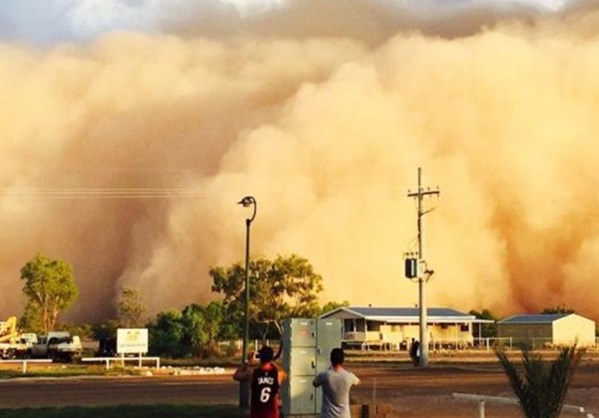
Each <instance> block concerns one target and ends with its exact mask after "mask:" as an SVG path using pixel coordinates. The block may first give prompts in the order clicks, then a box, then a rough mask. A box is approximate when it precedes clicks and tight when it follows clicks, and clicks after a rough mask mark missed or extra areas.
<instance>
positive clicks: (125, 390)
mask: <svg viewBox="0 0 599 418" xmlns="http://www.w3.org/2000/svg"><path fill="white" fill-rule="evenodd" d="M383 360H384V361H380V360H379V361H377V362H373V361H372V359H368V361H363V360H361V359H359V358H354V359H353V360H351V361H350V362H349V363H348V364H347V368H348V369H350V370H351V371H353V372H355V373H356V374H357V375H358V376H359V377H360V379H361V384H360V385H359V386H357V387H356V388H354V389H353V390H352V395H351V397H352V401H353V402H355V403H390V404H391V405H392V406H393V409H394V410H395V412H396V415H395V416H397V417H401V418H404V417H405V418H424V417H429V418H434V417H450V418H475V417H478V407H477V404H476V403H475V402H468V401H462V400H456V399H453V398H452V393H454V392H460V393H474V394H482V395H492V396H510V397H511V396H513V395H512V392H511V389H510V388H509V386H508V383H507V379H506V377H505V375H504V374H503V372H502V371H501V370H500V368H499V366H498V364H497V362H496V361H494V360H493V358H492V357H489V359H487V360H485V359H484V358H479V357H467V358H462V357H460V358H455V357H448V358H436V359H433V358H432V359H431V364H430V366H429V367H427V368H416V367H413V366H412V365H410V364H409V363H408V362H407V361H405V360H404V359H399V361H398V359H397V358H394V357H388V358H384V359H383ZM227 371H228V372H230V373H232V372H233V370H227ZM237 394H238V385H237V383H235V382H234V381H233V380H232V379H231V376H230V374H228V375H203V376H170V375H161V376H157V375H155V376H153V377H122V378H121V377H119V378H115V377H83V378H54V379H39V378H35V379H31V378H25V379H21V378H18V379H11V380H4V381H0V408H19V407H44V406H65V405H120V404H169V403H170V404H173V403H174V404H236V403H237ZM566 402H567V403H568V404H572V405H577V406H583V407H585V408H586V409H587V410H588V411H589V412H591V413H593V414H594V415H595V416H596V417H598V418H599V360H598V359H597V358H595V357H590V358H587V359H586V360H584V361H583V362H582V364H581V365H580V366H579V368H578V370H577V372H576V374H575V377H574V381H573V384H572V386H571V388H570V390H569V392H568V397H567V399H566ZM562 416H563V417H567V416H585V417H586V415H583V414H572V413H569V414H566V413H563V414H562ZM486 417H487V418H493V417H501V418H511V417H521V414H520V412H519V409H518V407H517V406H505V405H497V404H489V403H487V404H486Z"/></svg>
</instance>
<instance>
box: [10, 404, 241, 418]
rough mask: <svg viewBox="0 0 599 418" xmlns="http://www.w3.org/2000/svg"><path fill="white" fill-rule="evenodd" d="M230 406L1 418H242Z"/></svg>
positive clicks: (34, 412)
mask: <svg viewBox="0 0 599 418" xmlns="http://www.w3.org/2000/svg"><path fill="white" fill-rule="evenodd" d="M245 417H247V415H246V414H244V413H243V412H241V411H240V410H239V408H237V407H235V406H230V405H216V406H215V405H211V406H202V405H121V406H110V407H94V408H92V407H66V408H22V409H0V418H245Z"/></svg>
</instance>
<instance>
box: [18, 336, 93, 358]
mask: <svg viewBox="0 0 599 418" xmlns="http://www.w3.org/2000/svg"><path fill="white" fill-rule="evenodd" d="M82 352H83V346H82V345H81V339H80V338H79V337H78V336H77V335H71V334H70V333H69V332H67V331H52V332H50V333H48V335H44V336H41V337H39V338H38V342H37V344H34V345H32V346H31V347H30V348H29V350H28V352H27V355H28V356H29V357H30V358H49V359H52V360H53V361H66V362H72V361H78V360H79V359H81V354H82Z"/></svg>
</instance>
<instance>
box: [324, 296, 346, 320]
mask: <svg viewBox="0 0 599 418" xmlns="http://www.w3.org/2000/svg"><path fill="white" fill-rule="evenodd" d="M348 306H349V301H347V300H344V301H343V302H336V301H330V302H327V303H325V304H324V305H322V307H321V308H320V313H319V314H318V315H319V316H320V315H324V314H325V313H327V312H331V311H334V310H335V309H338V308H346V307H348Z"/></svg>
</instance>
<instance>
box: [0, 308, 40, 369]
mask: <svg viewBox="0 0 599 418" xmlns="http://www.w3.org/2000/svg"><path fill="white" fill-rule="evenodd" d="M36 342H37V337H36V335H35V334H23V333H20V332H19V330H18V329H17V317H16V316H11V317H10V318H8V319H7V320H6V321H0V358H2V359H13V358H20V357H23V356H25V354H26V353H27V351H28V350H29V348H31V346H32V345H33V344H35V343H36Z"/></svg>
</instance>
